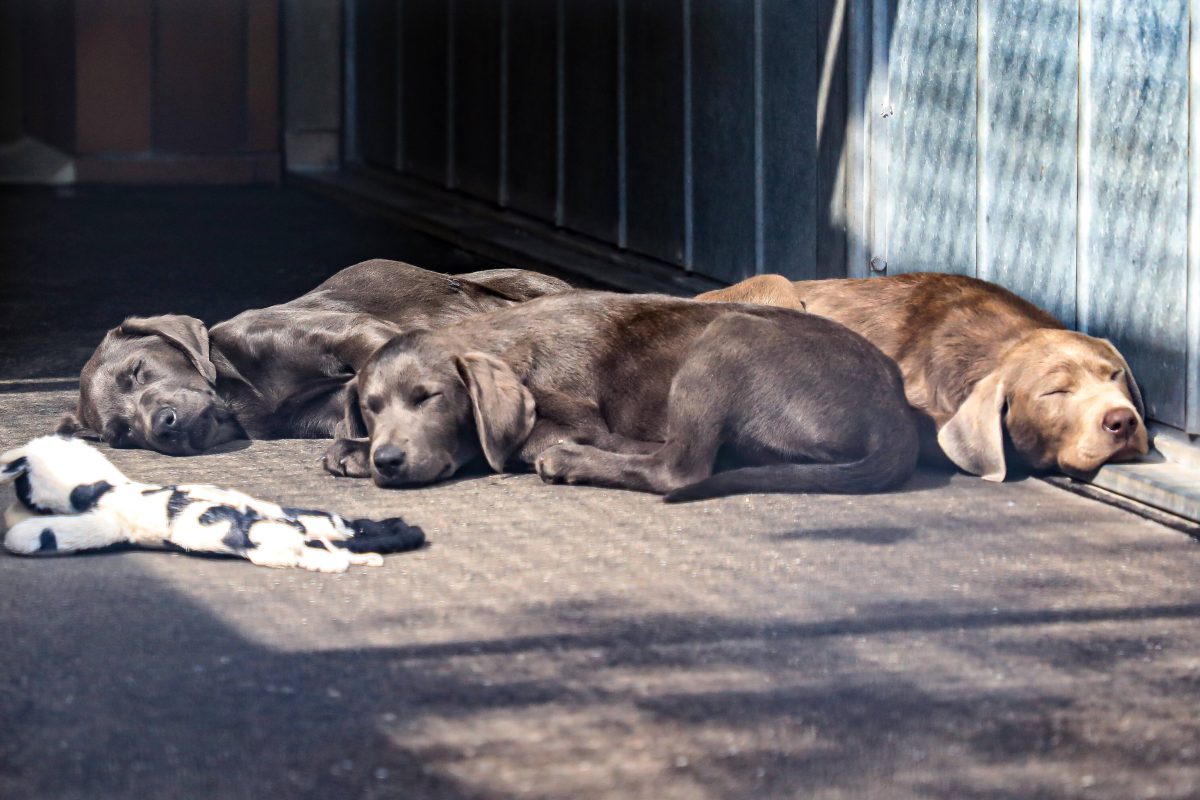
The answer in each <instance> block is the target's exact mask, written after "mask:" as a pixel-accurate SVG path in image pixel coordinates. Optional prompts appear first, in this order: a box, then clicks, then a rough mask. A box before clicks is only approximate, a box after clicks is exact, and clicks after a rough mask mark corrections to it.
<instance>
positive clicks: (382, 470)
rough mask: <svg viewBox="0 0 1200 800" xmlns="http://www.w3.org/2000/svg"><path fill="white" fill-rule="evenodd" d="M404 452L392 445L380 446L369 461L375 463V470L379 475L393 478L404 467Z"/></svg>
mask: <svg viewBox="0 0 1200 800" xmlns="http://www.w3.org/2000/svg"><path fill="white" fill-rule="evenodd" d="M405 458H406V457H405V454H404V451H403V450H401V449H400V448H399V447H396V445H394V444H385V445H381V446H380V447H379V448H377V449H376V450H375V454H374V455H373V456H371V460H372V461H373V462H375V469H376V470H378V471H379V474H380V475H386V476H387V477H389V478H390V477H393V476H395V475H396V473H398V472H399V471H400V468H401V467H403V466H404V461H405Z"/></svg>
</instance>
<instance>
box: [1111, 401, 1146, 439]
mask: <svg viewBox="0 0 1200 800" xmlns="http://www.w3.org/2000/svg"><path fill="white" fill-rule="evenodd" d="M1102 424H1103V425H1104V430H1106V431H1108V432H1109V433H1111V434H1112V435H1113V436H1116V437H1119V438H1122V439H1128V438H1129V437H1130V436H1132V435H1133V434H1134V431H1136V430H1137V428H1138V418H1137V414H1135V413H1133V409H1130V408H1111V409H1109V410H1108V411H1107V412H1106V413H1105V414H1104V419H1103V421H1102Z"/></svg>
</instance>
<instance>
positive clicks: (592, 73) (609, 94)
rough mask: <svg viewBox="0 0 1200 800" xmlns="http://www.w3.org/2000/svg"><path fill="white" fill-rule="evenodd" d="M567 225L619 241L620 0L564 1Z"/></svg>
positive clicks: (564, 157)
mask: <svg viewBox="0 0 1200 800" xmlns="http://www.w3.org/2000/svg"><path fill="white" fill-rule="evenodd" d="M563 11H564V12H565V14H566V17H565V19H564V20H563V23H564V24H563V36H564V37H565V39H564V41H563V45H564V48H565V53H566V63H565V65H564V67H565V93H564V102H565V104H566V105H565V107H564V114H565V123H566V127H565V133H566V140H565V151H564V153H563V170H564V174H563V176H562V180H563V224H564V225H566V226H567V227H570V228H573V229H575V230H577V231H582V232H583V233H587V234H590V235H592V236H596V237H598V238H601V239H604V240H605V241H609V242H613V243H616V241H617V210H618V194H617V185H618V182H617V170H618V164H617V139H618V127H617V123H618V119H617V3H616V0H591V1H590V2H586V3H579V2H566V3H563Z"/></svg>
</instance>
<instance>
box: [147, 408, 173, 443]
mask: <svg viewBox="0 0 1200 800" xmlns="http://www.w3.org/2000/svg"><path fill="white" fill-rule="evenodd" d="M178 424H179V415H178V414H176V413H175V409H173V408H171V407H170V406H164V407H163V408H160V409H159V410H158V411H155V412H154V416H153V417H152V418H151V419H150V430H151V431H152V432H153V433H154V435H155V436H164V437H170V436H172V435H173V434H175V433H176V432H177V426H178Z"/></svg>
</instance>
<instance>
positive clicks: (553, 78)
mask: <svg viewBox="0 0 1200 800" xmlns="http://www.w3.org/2000/svg"><path fill="white" fill-rule="evenodd" d="M559 5H560V3H559V0H509V9H508V29H507V31H505V33H507V36H508V86H509V91H508V113H507V115H506V117H507V120H508V134H507V136H506V137H505V141H506V142H507V144H508V156H507V158H506V159H505V162H506V166H507V170H506V173H505V176H504V184H505V186H506V187H507V202H508V205H509V206H510V207H512V208H514V209H516V210H518V211H523V212H525V213H527V214H529V215H530V216H533V217H538V218H540V219H545V220H553V219H554V212H555V204H556V192H557V190H556V180H557V178H556V175H557V136H558V135H557V99H556V98H557V95H558V67H557V53H558V45H557V35H556V32H557V29H558V8H559Z"/></svg>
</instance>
